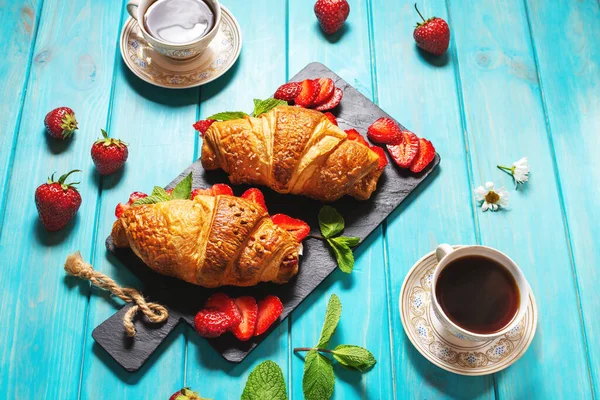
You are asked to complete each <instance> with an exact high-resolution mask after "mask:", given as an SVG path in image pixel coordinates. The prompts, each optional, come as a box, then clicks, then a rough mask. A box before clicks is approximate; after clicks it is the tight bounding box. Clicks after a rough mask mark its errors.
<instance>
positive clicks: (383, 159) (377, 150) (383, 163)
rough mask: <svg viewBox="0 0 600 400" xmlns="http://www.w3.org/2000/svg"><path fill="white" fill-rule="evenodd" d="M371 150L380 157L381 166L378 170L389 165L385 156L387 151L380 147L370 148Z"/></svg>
mask: <svg viewBox="0 0 600 400" xmlns="http://www.w3.org/2000/svg"><path fill="white" fill-rule="evenodd" d="M370 148H371V150H373V151H374V152H375V153H377V155H378V156H379V166H378V167H377V169H384V168H385V167H386V166H387V165H388V159H387V157H386V155H385V150H383V148H381V147H379V146H370Z"/></svg>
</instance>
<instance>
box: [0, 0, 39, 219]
mask: <svg viewBox="0 0 600 400" xmlns="http://www.w3.org/2000/svg"><path fill="white" fill-rule="evenodd" d="M41 6H42V1H41V0H20V1H10V0H2V1H0V9H1V10H2V13H0V37H1V38H2V39H3V41H4V43H5V46H6V48H5V49H4V50H5V56H6V58H5V60H4V62H2V63H0V77H2V92H3V94H2V97H0V126H2V134H1V135H0V148H1V149H4V151H2V152H0V188H1V191H0V193H2V195H0V231H1V230H2V220H3V217H4V212H3V211H4V202H5V200H6V194H7V193H8V192H7V191H6V184H7V181H8V178H9V177H10V169H11V167H12V162H13V157H14V151H13V150H14V145H15V143H16V138H17V132H18V130H19V124H20V121H21V118H22V113H21V109H22V105H23V101H24V100H25V92H26V89H27V82H28V81H29V71H30V65H31V59H32V56H33V48H34V45H35V38H36V36H37V28H38V22H39V18H38V17H39V14H40V12H41Z"/></svg>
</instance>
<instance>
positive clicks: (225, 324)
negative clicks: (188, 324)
mask: <svg viewBox="0 0 600 400" xmlns="http://www.w3.org/2000/svg"><path fill="white" fill-rule="evenodd" d="M194 326H195V327H196V331H197V332H198V334H199V335H200V336H202V337H205V338H216V337H219V336H221V335H222V334H224V333H225V331H227V330H228V329H229V328H231V318H230V317H229V315H227V313H224V312H223V311H219V310H216V309H208V308H207V309H204V310H200V311H199V312H198V314H196V317H195V318H194Z"/></svg>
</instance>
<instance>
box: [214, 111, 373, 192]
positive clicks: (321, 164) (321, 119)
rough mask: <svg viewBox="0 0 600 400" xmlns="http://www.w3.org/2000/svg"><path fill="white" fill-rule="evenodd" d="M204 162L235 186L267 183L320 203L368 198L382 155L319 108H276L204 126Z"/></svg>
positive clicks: (265, 184) (280, 189)
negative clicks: (350, 134) (344, 198)
mask: <svg viewBox="0 0 600 400" xmlns="http://www.w3.org/2000/svg"><path fill="white" fill-rule="evenodd" d="M202 165H203V166H204V168H205V169H207V170H214V169H219V168H221V169H223V170H224V171H225V172H227V173H228V174H229V179H230V180H231V183H233V184H240V183H247V184H254V185H264V186H268V187H269V188H271V189H273V190H275V191H276V192H279V193H290V194H300V195H305V196H308V197H312V198H314V199H317V200H321V201H326V202H330V201H334V200H337V199H339V198H341V197H342V196H344V195H350V196H352V197H355V198H357V199H359V200H366V199H368V198H369V197H370V196H371V194H372V193H373V191H375V189H376V186H377V181H378V179H379V177H380V176H381V173H382V169H381V168H379V155H378V154H377V153H376V152H375V151H373V150H371V149H370V148H369V146H365V145H364V144H361V143H360V142H357V141H354V140H350V139H349V138H348V135H347V134H346V133H345V132H344V131H343V130H342V129H340V128H339V127H337V126H336V125H334V124H333V123H332V122H331V121H330V120H329V118H327V117H326V116H325V115H324V114H322V113H321V112H319V111H315V110H310V109H305V108H301V107H291V106H278V107H276V108H274V109H272V110H271V111H269V112H267V113H264V114H262V115H260V116H259V117H258V118H253V117H245V118H242V119H235V120H230V121H223V122H215V123H213V124H212V125H210V127H209V128H208V129H207V130H206V133H205V135H204V142H203V144H202Z"/></svg>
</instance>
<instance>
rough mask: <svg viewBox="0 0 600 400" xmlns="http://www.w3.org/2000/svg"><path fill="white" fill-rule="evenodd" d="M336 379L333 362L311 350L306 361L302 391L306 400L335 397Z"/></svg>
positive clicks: (321, 399) (324, 399) (325, 399)
mask: <svg viewBox="0 0 600 400" xmlns="http://www.w3.org/2000/svg"><path fill="white" fill-rule="evenodd" d="M334 385H335V377H334V376H333V367H332V365H331V360H330V359H329V358H327V357H325V356H323V355H321V354H320V353H318V352H317V351H316V350H311V351H309V352H308V353H307V354H306V358H305V359H304V376H303V377H302V391H303V392H304V398H305V399H306V400H327V399H330V398H331V396H332V395H333V386H334Z"/></svg>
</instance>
